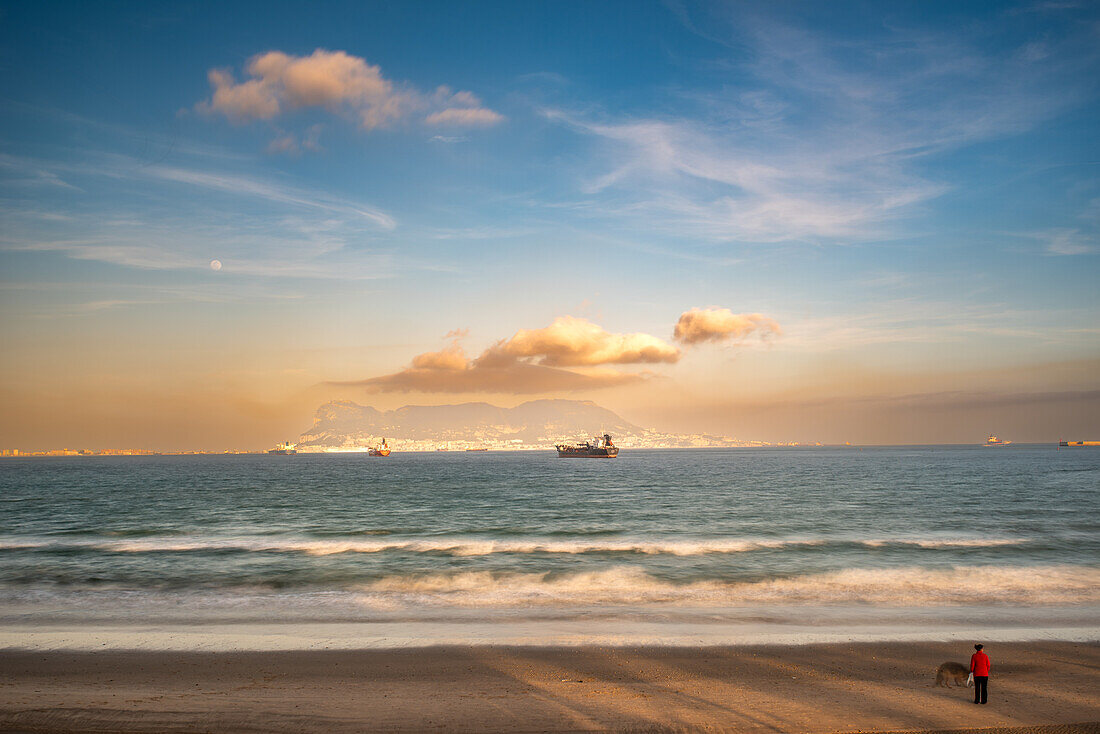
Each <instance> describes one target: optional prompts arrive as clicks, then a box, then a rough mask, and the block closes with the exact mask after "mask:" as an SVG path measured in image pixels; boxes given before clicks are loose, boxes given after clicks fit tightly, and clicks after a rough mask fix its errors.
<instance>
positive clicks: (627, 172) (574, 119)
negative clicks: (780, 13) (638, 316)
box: [544, 9, 1097, 243]
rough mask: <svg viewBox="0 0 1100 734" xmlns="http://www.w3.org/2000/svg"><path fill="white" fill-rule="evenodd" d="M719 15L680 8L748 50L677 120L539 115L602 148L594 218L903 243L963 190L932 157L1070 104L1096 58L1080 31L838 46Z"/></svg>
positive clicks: (782, 237) (681, 228) (893, 35)
mask: <svg viewBox="0 0 1100 734" xmlns="http://www.w3.org/2000/svg"><path fill="white" fill-rule="evenodd" d="M700 12H709V11H700ZM721 14H722V11H715V17H711V18H708V22H707V23H691V20H690V17H689V15H690V14H687V13H686V12H685V11H683V10H682V9H681V11H680V16H681V19H682V20H684V21H685V24H687V25H689V27H690V28H694V29H698V28H700V27H707V28H708V29H709V30H708V32H707V34H706V36H707V38H708V39H711V40H716V39H718V40H724V41H726V42H728V43H729V44H730V46H731V47H735V48H736V49H737V54H736V56H733V55H731V56H732V58H735V59H736V60H719V61H716V62H714V64H713V72H712V75H711V76H712V78H713V79H715V80H716V81H715V82H714V83H713V84H714V86H713V88H711V89H706V90H703V89H697V90H694V91H692V92H683V93H681V94H679V99H678V100H677V104H676V107H677V108H678V112H677V113H674V114H664V115H659V116H658V115H653V114H652V113H648V114H647V113H641V114H636V113H633V114H628V113H618V114H611V113H607V112H603V113H601V112H594V111H591V110H589V111H585V112H577V111H573V110H570V109H569V108H567V107H560V106H559V107H557V108H552V109H546V110H544V114H545V115H546V116H547V118H549V119H551V120H553V121H557V122H559V123H561V124H563V125H565V126H567V127H569V128H570V129H572V130H574V131H576V132H578V133H580V134H581V135H582V136H584V137H586V138H588V139H589V141H590V142H591V143H592V146H593V147H592V150H593V155H592V156H591V157H590V159H591V161H592V163H589V164H587V165H586V166H585V167H584V169H583V170H582V171H581V172H580V175H581V184H580V187H579V188H580V191H581V193H582V194H583V195H584V196H585V197H587V198H586V204H587V208H586V209H585V214H587V215H588V216H599V215H601V214H602V215H606V216H612V217H615V218H617V219H620V220H623V219H627V218H630V219H633V220H634V221H635V222H636V223H637V225H638V226H639V227H640V228H643V229H651V228H654V227H656V228H659V229H660V230H663V231H666V232H675V233H677V234H683V235H687V236H691V237H695V238H705V239H708V240H714V241H728V242H746V243H749V242H751V243H778V242H789V241H801V242H814V243H828V242H851V241H860V240H867V239H872V238H887V237H894V236H898V235H903V234H904V233H905V232H904V228H903V227H902V226H901V225H900V223H902V222H904V220H906V219H907V218H910V217H913V216H915V215H917V214H919V213H920V212H921V211H922V207H924V206H925V205H927V204H928V203H929V202H931V201H932V200H933V199H935V198H937V197H939V196H941V195H942V194H944V193H945V192H947V191H949V190H950V189H951V187H952V186H953V185H954V182H953V181H952V180H951V177H950V175H944V174H943V173H942V172H941V174H940V175H932V174H930V173H929V169H928V167H927V166H925V165H923V164H924V163H925V162H927V161H929V160H934V159H935V157H936V156H938V155H940V154H942V153H945V152H948V151H952V150H956V149H958V148H961V147H964V146H967V145H971V144H973V143H976V142H980V141H987V140H991V139H994V138H998V137H1003V136H1008V135H1013V134H1017V133H1020V132H1023V131H1026V130H1029V129H1030V128H1032V127H1033V126H1034V125H1035V124H1036V123H1038V122H1040V121H1041V120H1044V119H1047V118H1049V117H1051V116H1054V115H1057V114H1059V113H1061V112H1063V111H1065V110H1066V109H1068V108H1070V107H1071V106H1072V105H1074V104H1076V103H1078V102H1079V101H1080V100H1081V99H1082V98H1084V96H1085V90H1086V89H1087V88H1088V87H1089V84H1090V83H1089V82H1088V81H1086V80H1087V79H1088V76H1089V75H1088V74H1087V73H1085V72H1086V70H1087V69H1088V68H1089V67H1090V65H1091V64H1092V63H1093V61H1094V60H1095V58H1096V56H1097V54H1096V51H1095V47H1094V44H1093V46H1092V48H1091V49H1090V46H1089V44H1088V43H1086V42H1085V41H1086V40H1087V39H1084V38H1083V36H1085V35H1087V33H1085V32H1084V31H1082V32H1080V33H1078V34H1077V35H1076V36H1074V37H1072V38H1066V39H1062V40H1060V41H1044V42H1043V43H1042V44H1040V46H1041V47H1040V46H1037V45H1036V44H1035V43H1034V42H1032V43H1030V44H1025V45H1023V46H1020V47H1018V48H1017V47H1012V46H1011V45H1008V46H997V50H996V51H990V50H988V48H989V47H982V46H980V44H976V43H974V44H970V43H967V42H965V41H963V40H962V38H961V36H959V35H958V34H952V33H949V32H945V31H942V29H941V30H940V31H938V32H935V33H934V32H924V31H919V30H913V29H904V28H896V27H890V26H886V27H884V28H883V29H882V30H881V31H880V32H877V33H876V34H873V35H871V36H868V37H865V38H861V39H860V38H853V37H850V36H849V37H844V38H839V37H830V36H829V34H827V33H823V32H821V31H820V29H815V30H814V31H813V32H811V31H809V30H803V29H800V28H795V27H791V26H787V25H784V24H781V23H778V22H775V21H771V20H768V19H766V18H763V17H761V16H759V15H754V14H752V13H751V12H748V11H745V12H742V13H741V14H740V15H738V16H737V17H736V18H735V19H734V18H730V17H728V16H727V17H724V18H723V17H718V16H721ZM1006 49H1007V50H1006ZM670 106H672V105H671V103H670ZM593 203H595V207H593V206H592V204H593Z"/></svg>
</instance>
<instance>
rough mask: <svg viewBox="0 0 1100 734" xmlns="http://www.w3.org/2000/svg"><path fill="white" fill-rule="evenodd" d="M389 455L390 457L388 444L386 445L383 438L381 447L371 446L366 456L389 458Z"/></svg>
mask: <svg viewBox="0 0 1100 734" xmlns="http://www.w3.org/2000/svg"><path fill="white" fill-rule="evenodd" d="M389 455H390V447H389V444H387V443H386V439H384V438H383V439H382V445H381V446H371V447H370V448H369V449H367V456H389Z"/></svg>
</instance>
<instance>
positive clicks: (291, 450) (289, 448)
mask: <svg viewBox="0 0 1100 734" xmlns="http://www.w3.org/2000/svg"><path fill="white" fill-rule="evenodd" d="M297 447H298V444H295V443H290V442H289V441H286V442H283V443H281V444H279V445H278V446H276V447H275V448H273V449H268V450H267V453H269V454H279V455H280V456H290V455H291V454H296V453H298V448H297Z"/></svg>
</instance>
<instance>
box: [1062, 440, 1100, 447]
mask: <svg viewBox="0 0 1100 734" xmlns="http://www.w3.org/2000/svg"><path fill="white" fill-rule="evenodd" d="M1058 445H1059V446H1100V441H1059V442H1058Z"/></svg>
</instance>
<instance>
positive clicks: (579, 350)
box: [339, 316, 680, 393]
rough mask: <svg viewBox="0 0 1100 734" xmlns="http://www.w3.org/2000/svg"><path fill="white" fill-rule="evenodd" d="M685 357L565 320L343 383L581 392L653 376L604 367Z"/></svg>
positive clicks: (656, 343) (649, 339)
mask: <svg viewBox="0 0 1100 734" xmlns="http://www.w3.org/2000/svg"><path fill="white" fill-rule="evenodd" d="M452 333H453V332H452ZM679 358H680V350H679V349H677V348H676V347H674V346H672V345H670V344H667V343H666V342H664V341H661V340H660V339H658V338H657V337H655V336H650V335H649V334H611V333H609V332H607V331H604V330H603V329H602V328H601V327H600V326H598V325H596V324H593V323H591V322H590V321H587V320H585V319H578V318H574V317H572V316H562V317H559V318H557V319H555V320H554V322H553V323H552V324H551V325H550V326H548V327H546V328H543V329H521V330H520V331H518V332H516V333H515V335H513V336H512V337H511V338H510V339H507V340H501V341H499V342H497V343H496V344H494V345H493V346H491V347H489V348H488V349H486V350H485V351H483V352H482V353H481V355H480V356H478V357H477V358H476V359H470V358H469V357H467V356H466V353H465V351H464V350H463V349H462V347H461V345H459V344H458V342H457V341H455V342H452V343H451V344H450V345H448V346H447V347H445V348H444V349H442V350H440V351H438V352H425V353H423V354H418V355H416V356H415V357H413V360H412V364H411V365H410V366H409V367H408V368H406V369H404V370H401V371H400V372H396V373H394V374H392V375H383V376H381V377H373V378H370V379H367V380H361V381H358V382H353V383H339V384H344V385H348V384H351V385H359V386H362V387H365V388H367V389H369V390H372V391H377V392H448V393H465V392H496V393H502V392H503V393H545V392H562V391H564V392H575V391H578V390H594V389H601V388H607V387H617V386H619V385H627V384H631V383H635V382H640V381H642V380H645V379H648V378H649V377H651V375H650V374H649V373H638V372H623V371H620V370H615V369H609V368H607V367H606V366H605V365H611V364H652V363H657V362H675V361H677V360H678V359H679ZM564 367H579V368H581V369H578V370H574V369H563V368H564Z"/></svg>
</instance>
